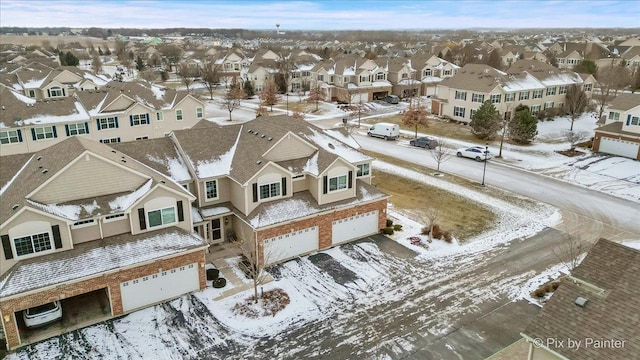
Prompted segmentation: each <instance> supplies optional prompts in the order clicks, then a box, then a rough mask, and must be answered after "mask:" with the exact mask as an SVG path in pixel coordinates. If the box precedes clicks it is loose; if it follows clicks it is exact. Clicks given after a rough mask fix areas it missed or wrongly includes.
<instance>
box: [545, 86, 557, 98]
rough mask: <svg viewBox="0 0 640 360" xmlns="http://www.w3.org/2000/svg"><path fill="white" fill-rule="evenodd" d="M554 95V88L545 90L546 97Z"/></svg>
mask: <svg viewBox="0 0 640 360" xmlns="http://www.w3.org/2000/svg"><path fill="white" fill-rule="evenodd" d="M555 94H556V87H555V86H554V87H550V88H547V96H553V95H555Z"/></svg>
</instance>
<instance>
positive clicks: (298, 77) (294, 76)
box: [291, 71, 300, 79]
mask: <svg viewBox="0 0 640 360" xmlns="http://www.w3.org/2000/svg"><path fill="white" fill-rule="evenodd" d="M291 78H292V79H300V73H299V72H296V71H294V72H292V73H291Z"/></svg>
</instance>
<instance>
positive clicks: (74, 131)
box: [67, 123, 87, 136]
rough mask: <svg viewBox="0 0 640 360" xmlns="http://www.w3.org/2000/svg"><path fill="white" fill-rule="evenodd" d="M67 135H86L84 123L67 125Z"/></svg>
mask: <svg viewBox="0 0 640 360" xmlns="http://www.w3.org/2000/svg"><path fill="white" fill-rule="evenodd" d="M67 129H69V130H68V131H67V133H68V135H69V136H71V135H82V134H86V133H87V127H86V125H85V124H84V123H80V124H69V125H67Z"/></svg>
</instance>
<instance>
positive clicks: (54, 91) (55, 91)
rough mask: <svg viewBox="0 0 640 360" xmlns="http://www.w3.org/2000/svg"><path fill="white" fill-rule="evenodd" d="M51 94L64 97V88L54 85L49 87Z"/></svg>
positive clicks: (51, 95)
mask: <svg viewBox="0 0 640 360" xmlns="http://www.w3.org/2000/svg"><path fill="white" fill-rule="evenodd" d="M49 96H50V97H62V96H64V91H63V90H62V88H61V87H59V86H54V87H52V88H50V89H49Z"/></svg>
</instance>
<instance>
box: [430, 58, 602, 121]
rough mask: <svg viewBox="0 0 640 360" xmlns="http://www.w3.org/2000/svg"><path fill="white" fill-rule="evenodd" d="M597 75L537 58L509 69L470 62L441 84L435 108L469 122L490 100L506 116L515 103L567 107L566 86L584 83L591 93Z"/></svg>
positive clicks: (536, 107) (533, 107)
mask: <svg viewBox="0 0 640 360" xmlns="http://www.w3.org/2000/svg"><path fill="white" fill-rule="evenodd" d="M594 83H595V78H594V77H593V76H592V75H585V74H578V73H575V72H572V71H569V70H561V69H557V68H555V67H553V66H551V65H548V64H543V63H540V62H538V61H535V60H519V61H517V62H516V63H514V64H513V65H512V66H511V67H510V68H509V70H508V71H507V72H504V71H500V70H497V69H494V68H492V67H490V66H488V65H484V64H467V65H465V66H464V67H462V69H460V71H459V72H458V73H457V74H456V75H455V76H453V77H450V78H448V79H445V80H443V81H442V82H441V83H440V84H439V85H438V97H437V98H435V99H433V100H432V112H433V113H434V114H437V115H441V116H444V117H446V118H450V119H453V120H456V121H460V122H465V123H469V122H470V121H471V119H472V117H473V115H474V113H475V111H477V110H478V108H479V107H480V106H481V105H482V104H483V103H484V102H485V101H486V100H490V101H491V102H492V103H493V104H494V106H495V107H496V108H497V109H498V111H499V112H500V114H502V115H503V116H505V117H507V116H511V114H512V113H513V111H514V110H515V108H516V106H518V105H520V104H522V105H527V106H529V108H530V110H531V113H532V114H537V113H538V112H539V111H541V110H544V109H548V108H554V107H555V108H562V107H564V103H565V97H566V93H567V90H568V89H569V87H570V86H572V85H578V86H581V87H582V89H583V90H584V91H585V92H586V94H587V96H588V97H591V93H592V91H593V84H594Z"/></svg>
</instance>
